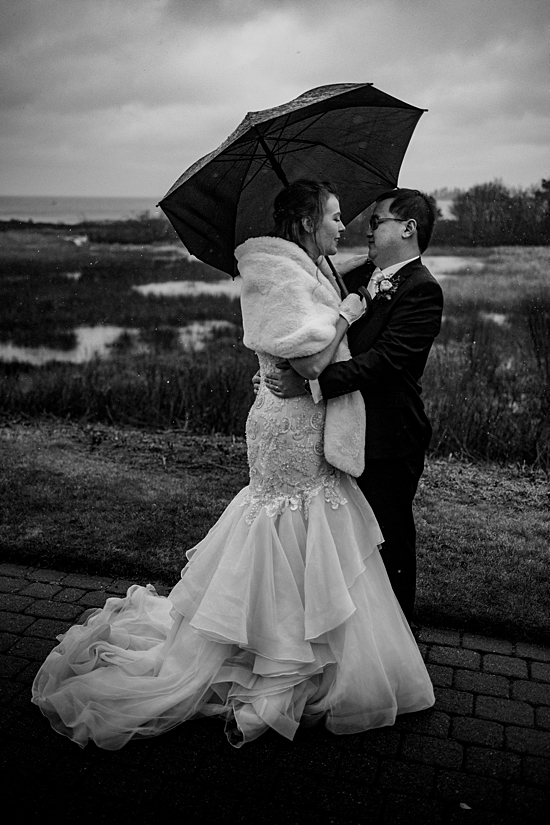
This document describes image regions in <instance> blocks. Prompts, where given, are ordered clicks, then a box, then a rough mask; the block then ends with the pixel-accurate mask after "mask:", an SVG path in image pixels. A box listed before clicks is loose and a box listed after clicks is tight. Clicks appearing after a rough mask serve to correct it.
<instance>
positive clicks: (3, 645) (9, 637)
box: [0, 633, 19, 653]
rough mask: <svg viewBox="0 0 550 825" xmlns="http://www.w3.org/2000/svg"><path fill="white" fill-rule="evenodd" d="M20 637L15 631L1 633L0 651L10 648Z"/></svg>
mask: <svg viewBox="0 0 550 825" xmlns="http://www.w3.org/2000/svg"><path fill="white" fill-rule="evenodd" d="M18 638H19V636H16V635H15V633H0V653H3V652H4V651H6V650H9V649H10V647H12V646H13V645H14V644H15V642H16V641H17V640H18Z"/></svg>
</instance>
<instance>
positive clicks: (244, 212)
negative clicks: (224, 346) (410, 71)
mask: <svg viewBox="0 0 550 825" xmlns="http://www.w3.org/2000/svg"><path fill="white" fill-rule="evenodd" d="M424 111H425V110H424V109H418V108H416V107H415V106H411V105H410V104H408V103H404V102H403V101H401V100H397V99H396V98H395V97H391V96H390V95H387V94H385V93H384V92H381V91H380V90H378V89H375V88H374V86H373V85H372V84H370V83H360V84H356V83H339V84H336V85H330V86H320V87H319V88H317V89H312V90H311V91H309V92H306V93H305V94H303V95H300V97H297V98H296V99H295V100H291V101H290V102H289V103H285V104H283V105H282V106H277V107H276V108H274V109H265V110H263V111H261V112H249V113H248V114H247V115H246V117H245V118H244V120H243V121H242V123H240V124H239V126H238V127H237V128H236V129H235V131H234V132H233V134H232V135H230V136H229V137H228V138H227V140H225V141H224V143H222V145H221V146H220V147H219V148H218V149H215V150H214V151H213V152H211V153H210V154H209V155H206V156H205V157H203V158H201V159H200V160H198V161H197V162H196V163H194V164H193V165H192V166H190V167H189V169H187V171H186V172H184V173H183V175H182V176H181V177H180V178H179V179H178V180H177V181H176V183H175V184H174V185H173V186H172V188H171V189H170V190H169V191H168V193H167V194H166V195H165V196H164V198H163V199H162V200H161V201H160V203H159V206H160V207H161V209H162V210H163V212H164V213H165V214H166V215H167V217H168V218H169V220H170V222H171V223H172V225H173V227H174V229H175V230H176V232H177V233H178V235H179V237H180V238H181V239H182V241H183V243H184V244H185V246H186V247H187V249H188V250H189V252H191V253H192V254H193V255H195V256H196V257H197V258H199V259H200V260H201V261H204V262H205V263H208V264H211V265H212V266H214V267H216V268H217V269H221V270H222V271H224V272H228V273H230V274H231V275H233V274H234V273H235V259H234V256H233V250H234V249H235V247H236V246H238V245H239V244H240V243H242V242H243V241H245V240H246V239H247V238H250V237H253V236H258V235H264V234H267V233H268V232H270V231H271V229H272V226H273V219H272V210H273V201H274V199H275V196H276V194H277V193H278V192H279V191H280V190H281V188H282V186H283V185H288V183H291V182H292V181H294V180H297V179H298V178H311V179H313V180H329V181H332V182H333V183H334V184H336V186H337V187H338V191H339V194H340V197H341V201H342V203H341V206H342V220H343V221H344V223H348V222H349V221H350V220H352V218H354V217H355V216H356V215H358V214H359V213H360V212H361V211H362V210H363V209H366V207H367V206H369V204H371V203H372V202H373V201H375V200H376V198H377V196H378V195H380V194H382V193H383V192H385V191H386V190H388V189H392V188H393V187H395V186H396V185H397V177H398V174H399V169H400V168H401V163H402V161H403V156H404V154H405V151H406V149H407V146H408V144H409V141H410V139H411V136H412V133H413V131H414V128H415V126H416V124H417V122H418V120H419V118H420V116H421V115H422V113H423V112H424Z"/></svg>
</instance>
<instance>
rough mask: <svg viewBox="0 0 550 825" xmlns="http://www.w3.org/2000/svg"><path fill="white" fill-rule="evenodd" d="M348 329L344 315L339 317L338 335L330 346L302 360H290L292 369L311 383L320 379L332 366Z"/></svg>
mask: <svg viewBox="0 0 550 825" xmlns="http://www.w3.org/2000/svg"><path fill="white" fill-rule="evenodd" d="M348 327H349V324H348V322H347V320H346V319H345V318H344V317H342V315H340V316H338V320H337V322H336V335H335V336H334V338H333V339H332V341H331V342H330V344H329V345H328V346H327V347H325V348H324V349H322V350H321V352H315V353H313V355H305V356H303V357H302V358H289V359H288V360H289V363H290V365H291V366H292V368H293V369H294V370H296V372H297V373H298V374H299V375H301V376H302V377H303V378H307V379H308V380H310V381H311V379H312V378H318V377H319V376H320V375H321V373H322V372H323V370H324V369H325V367H328V365H329V364H332V361H333V359H334V356H335V355H336V350H337V349H338V347H339V346H340V342H341V341H342V338H343V337H344V335H345V334H346V332H347V330H348Z"/></svg>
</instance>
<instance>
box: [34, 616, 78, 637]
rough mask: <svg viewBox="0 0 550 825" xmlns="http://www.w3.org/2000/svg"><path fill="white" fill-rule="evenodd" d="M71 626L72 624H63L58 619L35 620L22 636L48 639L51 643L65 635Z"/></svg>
mask: <svg viewBox="0 0 550 825" xmlns="http://www.w3.org/2000/svg"><path fill="white" fill-rule="evenodd" d="M71 624H72V622H63V621H61V620H60V619H37V620H36V621H35V622H34V623H33V624H31V625H30V627H28V628H27V629H26V630H25V632H24V635H25V636H35V637H36V638H38V639H50V640H51V641H52V642H53V641H55V640H56V638H57V637H58V636H60V635H61V634H62V633H66V632H67V630H68V629H69V628H70V627H71Z"/></svg>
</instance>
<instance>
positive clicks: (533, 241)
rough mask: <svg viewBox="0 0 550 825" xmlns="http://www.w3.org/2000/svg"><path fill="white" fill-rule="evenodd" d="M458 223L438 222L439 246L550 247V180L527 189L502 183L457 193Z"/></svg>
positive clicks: (454, 205) (436, 238)
mask: <svg viewBox="0 0 550 825" xmlns="http://www.w3.org/2000/svg"><path fill="white" fill-rule="evenodd" d="M451 214H452V215H453V217H454V220H443V219H440V220H438V221H437V224H436V227H435V231H434V236H433V240H432V244H433V245H435V246H437V245H439V246H447V245H452V246H454V245H463V246H540V245H546V244H550V179H548V180H544V179H543V180H542V181H541V183H540V184H539V185H538V186H531V187H528V188H527V189H509V188H508V187H506V186H505V185H504V184H503V183H502V182H501V181H494V182H493V183H481V184H478V185H476V186H472V187H471V188H470V189H467V190H466V191H460V192H458V193H457V194H455V196H454V198H453V202H452V206H451Z"/></svg>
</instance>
